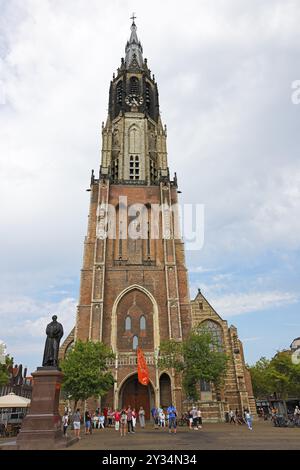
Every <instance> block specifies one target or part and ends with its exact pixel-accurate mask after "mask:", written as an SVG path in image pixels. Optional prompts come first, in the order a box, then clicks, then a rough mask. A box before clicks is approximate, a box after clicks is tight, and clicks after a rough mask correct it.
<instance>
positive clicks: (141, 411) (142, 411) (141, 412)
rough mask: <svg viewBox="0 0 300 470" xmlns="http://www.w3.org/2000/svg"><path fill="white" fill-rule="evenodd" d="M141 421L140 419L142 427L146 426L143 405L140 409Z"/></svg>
mask: <svg viewBox="0 0 300 470" xmlns="http://www.w3.org/2000/svg"><path fill="white" fill-rule="evenodd" d="M139 421H140V426H141V428H144V427H145V410H144V408H143V407H142V406H141V407H140V410H139Z"/></svg>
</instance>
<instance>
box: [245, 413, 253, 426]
mask: <svg viewBox="0 0 300 470" xmlns="http://www.w3.org/2000/svg"><path fill="white" fill-rule="evenodd" d="M245 420H246V423H247V426H248V429H250V431H252V430H253V428H252V416H251V413H250V411H249V410H245Z"/></svg>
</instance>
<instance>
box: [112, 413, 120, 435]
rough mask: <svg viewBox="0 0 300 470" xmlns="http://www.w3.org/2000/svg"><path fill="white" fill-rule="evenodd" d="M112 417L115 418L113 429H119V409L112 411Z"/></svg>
mask: <svg viewBox="0 0 300 470" xmlns="http://www.w3.org/2000/svg"><path fill="white" fill-rule="evenodd" d="M114 419H115V430H116V431H119V429H120V419H121V413H120V412H119V410H116V411H115V412H114Z"/></svg>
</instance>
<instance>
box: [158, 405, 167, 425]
mask: <svg viewBox="0 0 300 470" xmlns="http://www.w3.org/2000/svg"><path fill="white" fill-rule="evenodd" d="M159 425H160V427H161V428H165V427H166V415H165V412H164V410H163V408H160V413H159Z"/></svg>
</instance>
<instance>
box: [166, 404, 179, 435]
mask: <svg viewBox="0 0 300 470" xmlns="http://www.w3.org/2000/svg"><path fill="white" fill-rule="evenodd" d="M167 411H168V415H169V433H170V434H171V433H172V428H173V430H174V434H176V431H177V429H176V428H177V423H176V417H177V411H176V408H175V406H173V405H172V403H171V405H170V406H169V407H168V410H167Z"/></svg>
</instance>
